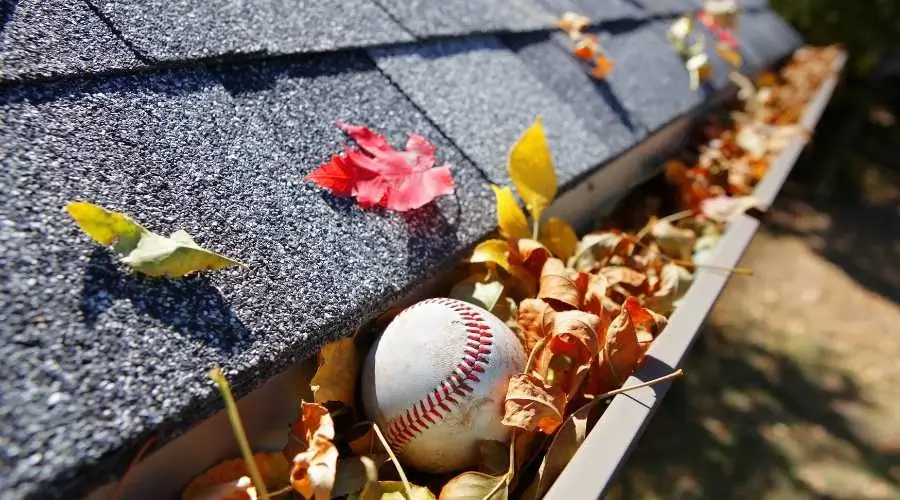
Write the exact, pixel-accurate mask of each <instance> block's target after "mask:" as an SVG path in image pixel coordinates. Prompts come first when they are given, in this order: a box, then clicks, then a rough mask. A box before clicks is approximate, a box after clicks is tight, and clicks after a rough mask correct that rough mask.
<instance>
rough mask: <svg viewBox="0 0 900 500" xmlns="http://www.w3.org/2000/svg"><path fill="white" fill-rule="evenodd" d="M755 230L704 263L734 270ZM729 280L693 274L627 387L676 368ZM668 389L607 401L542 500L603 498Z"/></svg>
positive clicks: (743, 230)
mask: <svg viewBox="0 0 900 500" xmlns="http://www.w3.org/2000/svg"><path fill="white" fill-rule="evenodd" d="M845 62H846V54H842V55H841V56H840V57H838V60H837V61H836V63H835V68H834V71H833V73H832V75H831V76H830V77H829V78H827V79H826V80H825V81H824V82H823V83H822V85H821V86H820V87H819V89H818V90H817V91H816V95H815V97H814V98H813V99H812V100H811V101H810V103H809V105H808V107H807V109H806V110H805V111H804V113H803V116H802V117H801V120H800V123H801V125H802V126H803V127H805V128H806V129H808V130H813V128H814V127H815V125H816V124H817V123H818V121H819V119H820V118H821V116H822V113H823V111H824V109H825V106H826V105H827V103H828V101H829V100H830V99H831V96H832V94H833V93H834V89H835V87H836V86H837V83H838V80H839V78H840V74H841V70H842V69H843V66H844V63H845ZM807 142H808V139H807V138H797V139H795V140H793V141H791V143H790V144H789V145H788V146H787V147H786V148H785V149H783V150H782V151H781V153H780V154H779V155H778V157H776V158H775V159H774V160H773V162H772V165H771V167H770V170H769V172H768V173H767V174H766V176H765V177H764V178H763V180H762V181H761V182H760V183H759V184H758V185H757V187H756V189H755V191H754V195H755V196H756V197H758V198H759V199H760V201H761V209H763V210H765V209H767V208H769V206H770V205H771V204H772V202H773V201H774V199H775V196H776V195H777V194H778V191H779V190H780V189H781V186H782V185H783V184H784V181H785V179H787V175H788V174H789V173H790V171H791V169H792V168H793V167H794V164H795V163H796V162H797V158H798V157H799V155H800V152H801V151H802V150H803V147H804V146H805V145H806V144H807ZM758 228H759V221H757V220H756V219H754V218H752V217H750V216H748V215H743V216H742V217H740V218H738V219H736V220H734V221H732V222H731V223H730V224H729V225H728V227H727V229H726V231H725V234H724V235H723V236H722V238H721V239H720V241H719V243H718V246H717V247H716V250H715V256H714V257H713V259H712V261H711V262H710V264H712V265H714V266H718V267H726V268H731V267H734V266H735V265H736V264H737V262H738V260H739V259H740V257H741V255H743V253H744V251H745V250H746V248H747V246H749V244H750V240H751V239H752V238H753V235H754V233H756V230H757V229H758ZM728 278H729V274H728V273H726V272H724V271H718V270H713V269H709V268H704V269H700V270H699V271H697V273H696V274H695V276H694V282H693V284H692V286H691V288H690V289H689V290H688V292H687V294H686V295H685V298H684V299H683V302H682V304H681V305H680V306H679V307H678V309H676V310H675V312H674V313H673V314H672V316H671V317H670V318H669V324H668V326H666V328H665V330H663V332H662V333H661V334H660V335H659V337H658V338H657V339H656V340H655V341H654V342H653V344H652V346H651V347H650V349H649V351H648V352H647V356H646V360H645V362H644V365H643V366H642V367H641V368H640V369H639V370H638V371H637V373H635V374H634V375H632V376H631V377H630V378H629V379H628V380H627V381H626V382H625V385H632V384H638V383H640V382H644V381H647V380H651V379H654V378H657V377H660V376H662V375H666V374H668V373H671V372H672V371H674V370H675V369H677V368H678V366H680V365H681V363H682V361H683V360H684V358H685V357H686V356H687V353H688V351H689V350H690V348H691V346H692V345H693V344H694V342H695V341H696V339H697V337H698V334H699V332H700V328H701V327H702V326H703V323H704V321H705V320H706V317H707V315H708V314H709V312H710V311H711V310H712V307H713V305H715V303H716V300H717V299H718V297H719V294H720V293H721V292H722V290H723V288H724V287H725V284H726V282H727V281H728ZM670 386H671V382H664V383H659V384H655V385H653V386H651V387H645V388H642V389H637V390H634V391H630V392H628V393H625V394H620V395H618V396H616V397H615V398H613V400H612V402H611V403H610V405H609V407H608V408H607V409H606V411H605V412H604V413H603V415H602V416H601V417H600V420H599V421H598V422H597V424H596V425H595V426H594V428H593V429H592V430H591V432H590V433H589V434H588V435H587V437H586V438H585V440H584V443H582V445H581V447H580V448H579V450H578V452H577V453H576V454H575V456H574V457H572V460H571V461H570V462H569V464H568V465H567V466H566V468H565V469H563V471H562V474H560V476H559V478H557V480H556V482H555V483H554V484H553V486H551V487H550V490H549V491H548V492H547V494H546V495H545V496H544V500H570V499H586V498H602V497H603V496H604V494H605V493H606V492H607V490H608V489H609V487H610V485H611V483H612V481H613V480H614V479H615V477H616V474H617V473H618V472H619V471H620V470H621V468H622V466H623V464H624V463H625V462H626V460H627V459H628V456H629V455H630V454H631V451H632V450H633V449H634V447H635V445H636V444H637V442H638V439H639V438H640V436H641V434H642V433H643V432H644V428H645V427H646V426H647V423H648V422H649V421H650V418H651V417H652V416H653V414H654V413H655V411H656V410H657V408H658V407H659V404H660V402H661V401H662V398H663V396H665V394H666V391H667V390H668V389H669V387H670Z"/></svg>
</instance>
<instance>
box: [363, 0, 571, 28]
mask: <svg viewBox="0 0 900 500" xmlns="http://www.w3.org/2000/svg"><path fill="white" fill-rule="evenodd" d="M376 1H377V2H379V3H380V4H381V5H383V6H384V8H385V9H387V10H388V12H390V13H391V15H392V16H394V18H395V19H397V20H399V21H400V23H401V24H403V26H405V27H406V28H407V29H408V30H410V31H411V32H413V33H415V34H416V35H418V36H434V35H468V34H472V33H487V32H493V31H523V30H535V29H542V28H548V27H550V26H552V25H553V23H554V21H555V19H556V16H557V15H559V14H558V13H556V12H553V11H552V10H549V9H547V8H545V7H544V6H543V5H542V4H541V3H540V2H539V0H440V1H434V0H376Z"/></svg>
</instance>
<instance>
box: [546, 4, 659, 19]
mask: <svg viewBox="0 0 900 500" xmlns="http://www.w3.org/2000/svg"><path fill="white" fill-rule="evenodd" d="M538 1H540V2H541V3H542V4H543V5H545V6H546V7H547V10H549V11H550V12H552V13H553V14H554V15H555V16H557V17H559V16H561V15H562V14H563V13H564V12H575V13H578V14H582V15H585V16H587V17H588V18H589V19H590V20H591V22H592V23H598V22H603V21H610V20H615V19H643V18H644V17H645V16H646V15H647V13H646V12H645V11H644V8H643V6H642V5H641V4H640V3H638V2H637V0H603V1H597V0H538Z"/></svg>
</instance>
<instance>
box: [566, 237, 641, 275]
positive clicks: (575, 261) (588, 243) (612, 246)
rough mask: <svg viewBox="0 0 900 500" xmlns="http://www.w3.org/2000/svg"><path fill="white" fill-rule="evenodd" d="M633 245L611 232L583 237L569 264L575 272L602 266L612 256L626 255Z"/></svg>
mask: <svg viewBox="0 0 900 500" xmlns="http://www.w3.org/2000/svg"><path fill="white" fill-rule="evenodd" d="M632 247H633V245H632V244H631V242H630V241H629V240H628V238H626V237H625V236H624V235H623V234H621V233H618V232H613V231H605V232H601V233H591V234H588V235H585V236H584V237H583V238H582V239H581V242H579V244H578V248H577V249H576V250H575V256H574V257H572V259H571V262H570V263H569V264H570V265H571V267H572V268H573V269H575V270H577V271H591V270H593V269H595V268H597V267H600V266H604V265H606V263H607V262H608V261H609V259H610V258H612V256H614V255H622V256H625V255H628V254H630V253H631V251H632Z"/></svg>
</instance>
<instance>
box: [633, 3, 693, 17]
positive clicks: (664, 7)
mask: <svg viewBox="0 0 900 500" xmlns="http://www.w3.org/2000/svg"><path fill="white" fill-rule="evenodd" d="M634 2H635V3H637V4H639V5H641V6H643V8H644V10H645V11H646V12H647V13H649V14H654V15H673V14H684V13H687V12H693V11H697V10H699V9H700V8H701V7H703V0H634Z"/></svg>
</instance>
